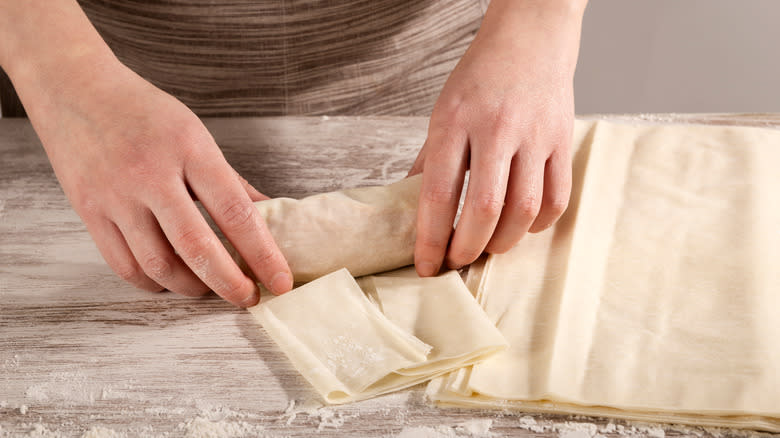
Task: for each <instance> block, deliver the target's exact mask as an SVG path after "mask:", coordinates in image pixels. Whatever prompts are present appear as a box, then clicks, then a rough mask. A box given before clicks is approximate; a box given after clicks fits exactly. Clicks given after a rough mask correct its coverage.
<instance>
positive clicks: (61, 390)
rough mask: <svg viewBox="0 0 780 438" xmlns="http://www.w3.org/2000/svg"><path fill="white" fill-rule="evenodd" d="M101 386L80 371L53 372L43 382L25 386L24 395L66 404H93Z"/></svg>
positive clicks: (38, 399) (100, 392) (100, 390)
mask: <svg viewBox="0 0 780 438" xmlns="http://www.w3.org/2000/svg"><path fill="white" fill-rule="evenodd" d="M102 390H103V388H100V387H98V385H95V384H94V383H91V382H89V379H88V378H87V376H86V375H85V374H84V373H81V372H54V373H51V374H49V378H48V380H47V381H45V382H41V383H37V384H35V385H32V386H30V387H28V388H27V390H26V391H25V393H24V394H25V396H26V397H27V398H29V399H32V400H35V401H38V402H45V401H56V402H60V403H64V404H66V405H72V404H77V403H86V404H93V403H95V400H96V399H99V398H100V395H101V394H102V392H103V391H102Z"/></svg>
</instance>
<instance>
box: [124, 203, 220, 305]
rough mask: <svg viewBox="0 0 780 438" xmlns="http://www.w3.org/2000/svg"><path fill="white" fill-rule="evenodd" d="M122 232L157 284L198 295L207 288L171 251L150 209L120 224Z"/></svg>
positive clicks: (204, 292)
mask: <svg viewBox="0 0 780 438" xmlns="http://www.w3.org/2000/svg"><path fill="white" fill-rule="evenodd" d="M122 233H123V234H124V235H125V236H126V238H127V243H128V245H129V247H130V251H132V253H133V256H134V257H135V260H136V261H137V262H138V263H139V264H140V266H141V268H142V269H143V270H144V273H145V274H146V275H147V276H148V277H149V278H151V279H152V280H154V281H155V282H156V283H157V284H159V285H162V286H164V287H165V288H166V289H168V290H169V291H172V292H176V293H178V294H181V295H186V296H193V297H198V296H202V295H205V294H207V293H208V292H209V290H210V289H209V287H208V286H206V284H205V283H203V281H201V280H200V279H199V278H198V277H197V276H196V275H195V274H193V273H192V271H191V270H190V268H188V267H187V265H185V264H184V262H183V261H182V260H181V258H179V256H177V255H176V254H175V253H174V250H173V247H172V246H171V244H170V243H169V242H168V239H167V238H166V237H165V234H163V231H162V229H160V225H159V224H158V223H157V220H156V219H155V218H154V216H152V213H151V212H150V211H146V212H144V213H141V214H138V215H136V217H134V218H133V219H132V220H131V221H130V223H128V224H123V225H122Z"/></svg>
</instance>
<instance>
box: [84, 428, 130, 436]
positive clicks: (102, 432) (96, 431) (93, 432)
mask: <svg viewBox="0 0 780 438" xmlns="http://www.w3.org/2000/svg"><path fill="white" fill-rule="evenodd" d="M126 436H127V435H126V434H124V433H119V432H117V431H115V430H114V429H109V428H106V427H102V426H94V427H92V428H91V429H89V430H88V431H86V432H84V434H83V435H81V438H124V437H126Z"/></svg>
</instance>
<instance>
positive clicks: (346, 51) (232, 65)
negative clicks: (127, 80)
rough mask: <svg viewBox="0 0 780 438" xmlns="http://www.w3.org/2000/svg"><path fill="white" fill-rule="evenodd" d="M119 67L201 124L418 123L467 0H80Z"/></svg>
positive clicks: (447, 64) (460, 32)
mask: <svg viewBox="0 0 780 438" xmlns="http://www.w3.org/2000/svg"><path fill="white" fill-rule="evenodd" d="M80 4H81V5H82V7H83V8H84V10H85V12H86V13H87V15H88V16H89V18H90V19H91V20H92V22H93V23H94V24H95V26H96V27H97V29H98V31H99V32H100V34H101V35H102V36H103V38H104V39H105V40H106V41H107V42H108V44H109V46H110V47H111V48H112V49H113V50H114V52H115V53H116V54H117V56H118V57H119V59H120V60H121V61H123V62H124V63H125V64H127V65H128V66H129V67H130V68H132V69H133V70H135V71H136V72H138V73H139V74H140V75H141V76H143V77H145V78H147V79H148V80H150V81H151V82H152V83H154V84H155V85H157V86H158V87H160V88H162V89H163V90H165V91H167V92H169V93H171V94H172V95H174V96H176V97H177V98H179V99H180V100H182V101H183V102H184V103H185V104H186V105H188V106H189V107H190V108H192V109H193V110H194V111H195V113H196V114H198V115H201V116H236V115H255V116H257V115H315V114H334V115H335V114H338V115H379V114H390V115H426V114H429V113H430V111H431V109H432V107H433V103H434V101H435V99H436V97H437V95H438V92H439V90H440V89H441V87H442V85H443V84H444V81H445V79H446V78H447V76H448V75H449V72H450V71H451V70H452V68H453V67H454V66H455V64H456V62H457V60H458V59H459V58H460V56H461V55H462V54H463V52H464V51H465V49H466V47H467V46H468V44H469V43H470V41H471V39H472V37H473V36H474V34H475V33H476V30H477V29H478V27H479V23H480V21H481V18H482V7H481V5H480V3H479V2H477V1H474V0H349V1H346V0H286V1H281V2H280V1H256V0H220V1H214V0H190V1H186V2H182V1H176V0H165V1H156V2H147V1H140V0H80Z"/></svg>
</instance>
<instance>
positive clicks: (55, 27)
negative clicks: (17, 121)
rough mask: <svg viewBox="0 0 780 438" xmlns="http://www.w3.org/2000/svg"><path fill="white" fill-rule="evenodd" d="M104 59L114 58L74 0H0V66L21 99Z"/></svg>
mask: <svg viewBox="0 0 780 438" xmlns="http://www.w3.org/2000/svg"><path fill="white" fill-rule="evenodd" d="M108 62H116V58H114V56H113V54H112V53H111V51H110V49H109V48H108V46H107V45H106V43H105V42H104V41H103V39H102V38H101V37H100V35H99V34H98V33H97V31H96V30H95V28H94V27H93V26H92V23H90V22H89V19H88V18H87V16H86V15H85V14H84V12H83V11H82V10H81V8H80V7H79V5H78V3H77V2H76V1H75V0H57V1H51V0H29V1H18V0H0V66H2V68H3V69H4V70H5V71H6V72H7V73H8V76H9V77H10V78H11V80H12V81H13V82H14V85H15V86H16V88H17V91H18V92H19V94H20V97H21V98H22V100H23V101H24V100H25V97H27V99H26V100H29V99H30V98H31V97H30V96H25V95H29V94H30V91H29V90H34V89H36V88H40V86H41V84H42V83H47V84H50V85H52V86H57V84H60V83H62V82H63V81H68V80H71V79H74V78H76V77H78V76H80V75H82V71H83V70H85V69H87V68H89V67H90V66H95V65H102V64H104V63H108Z"/></svg>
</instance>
